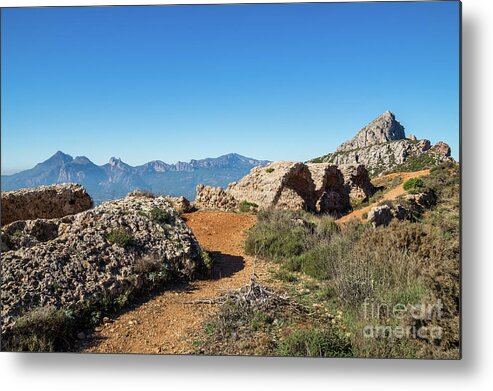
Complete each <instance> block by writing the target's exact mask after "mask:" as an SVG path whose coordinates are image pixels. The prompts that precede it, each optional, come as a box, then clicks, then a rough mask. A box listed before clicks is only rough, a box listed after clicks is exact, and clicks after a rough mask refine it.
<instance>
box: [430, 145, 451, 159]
mask: <svg viewBox="0 0 493 391" xmlns="http://www.w3.org/2000/svg"><path fill="white" fill-rule="evenodd" d="M431 151H432V152H434V153H436V154H438V155H443V156H445V157H449V156H450V153H451V149H450V146H449V145H448V144H447V143H444V142H443V141H439V142H437V143H436V144H435V145H434V146H433V147H431Z"/></svg>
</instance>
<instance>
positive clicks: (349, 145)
mask: <svg viewBox="0 0 493 391" xmlns="http://www.w3.org/2000/svg"><path fill="white" fill-rule="evenodd" d="M426 154H429V155H431V156H430V157H431V158H426V159H422V160H421V161H418V165H419V164H421V165H424V166H433V165H435V164H440V163H441V162H442V161H444V160H447V159H449V160H450V159H452V158H451V157H450V147H449V146H448V145H447V144H445V143H443V142H438V143H437V144H436V145H434V146H433V147H432V146H431V143H430V141H429V140H426V139H423V140H418V139H417V138H416V136H414V135H410V136H409V138H406V136H405V132H404V128H403V126H402V125H401V124H400V123H399V122H398V121H397V120H396V119H395V116H394V114H392V113H390V112H386V113H384V114H382V115H381V116H380V117H378V118H376V119H375V120H373V121H372V122H370V123H369V124H368V125H367V126H365V127H364V128H363V129H361V130H360V131H359V132H358V133H357V134H356V135H355V136H354V137H353V138H352V139H351V140H349V141H346V142H344V143H342V144H341V145H340V146H339V147H338V148H337V149H336V151H335V152H334V153H329V154H327V155H325V156H323V157H320V158H317V159H314V161H317V162H327V163H331V164H334V165H337V166H341V165H359V164H362V165H364V166H365V167H366V169H367V170H368V172H369V173H370V175H372V176H373V175H376V174H379V173H382V172H388V171H391V170H392V169H393V168H395V167H396V166H399V165H402V164H404V163H405V162H407V161H409V160H411V159H413V158H419V157H421V156H422V155H426ZM427 157H428V156H427Z"/></svg>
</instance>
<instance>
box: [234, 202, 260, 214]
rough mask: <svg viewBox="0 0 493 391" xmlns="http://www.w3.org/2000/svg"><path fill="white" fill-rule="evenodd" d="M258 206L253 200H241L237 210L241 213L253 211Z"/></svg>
mask: <svg viewBox="0 0 493 391" xmlns="http://www.w3.org/2000/svg"><path fill="white" fill-rule="evenodd" d="M257 208H258V205H257V204H255V203H254V202H248V201H241V202H240V207H239V210H240V212H241V213H248V212H252V211H255V210H256V209H257Z"/></svg>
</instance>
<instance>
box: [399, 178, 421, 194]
mask: <svg viewBox="0 0 493 391" xmlns="http://www.w3.org/2000/svg"><path fill="white" fill-rule="evenodd" d="M424 185H425V184H424V182H423V180H422V179H421V178H410V179H408V180H407V181H406V182H404V190H406V191H408V192H409V193H417V192H418V191H420V190H421V189H423V187H424Z"/></svg>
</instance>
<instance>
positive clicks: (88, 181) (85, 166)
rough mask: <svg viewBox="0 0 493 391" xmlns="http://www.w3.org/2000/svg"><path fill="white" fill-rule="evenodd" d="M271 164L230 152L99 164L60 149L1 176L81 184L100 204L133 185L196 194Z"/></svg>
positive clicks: (17, 181) (25, 184) (20, 183)
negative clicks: (173, 160)
mask: <svg viewBox="0 0 493 391" xmlns="http://www.w3.org/2000/svg"><path fill="white" fill-rule="evenodd" d="M267 163H268V161H265V160H257V159H252V158H248V157H245V156H241V155H238V154H236V153H230V154H227V155H223V156H219V157H217V158H206V159H201V160H191V161H190V162H188V163H186V162H177V163H176V164H168V163H165V162H163V161H160V160H154V161H151V162H149V163H146V164H143V165H140V166H135V167H133V166H130V165H129V164H126V163H125V162H123V161H122V160H121V159H119V158H115V157H112V158H111V159H110V160H109V162H108V163H106V164H104V165H102V166H98V165H96V164H94V163H93V162H92V161H91V160H89V159H88V158H87V157H85V156H77V157H75V158H73V157H72V156H70V155H67V154H65V153H63V152H61V151H58V152H57V153H55V154H54V155H53V156H52V157H50V158H49V159H47V160H46V161H44V162H42V163H39V164H37V165H36V166H35V167H33V168H32V169H29V170H25V171H22V172H19V173H17V174H13V175H2V191H9V190H18V189H22V188H29V187H36V186H42V185H51V184H58V183H66V182H72V183H78V184H81V185H83V186H84V187H85V188H86V189H87V191H88V192H89V194H90V195H91V197H92V198H93V200H94V201H95V203H96V204H100V203H101V202H103V201H107V200H111V199H116V198H120V197H123V196H125V195H126V194H127V193H129V192H130V191H133V190H135V189H140V190H150V191H152V192H153V193H156V194H167V195H171V196H185V197H187V198H189V199H193V198H194V196H195V187H196V186H197V184H199V183H204V184H207V185H212V186H226V185H227V184H228V183H230V182H233V181H236V180H238V179H240V178H242V177H243V176H244V175H246V174H247V173H248V172H249V171H250V169H251V168H252V167H255V166H258V165H265V164H267Z"/></svg>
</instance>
